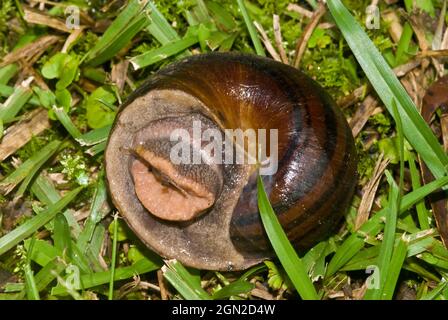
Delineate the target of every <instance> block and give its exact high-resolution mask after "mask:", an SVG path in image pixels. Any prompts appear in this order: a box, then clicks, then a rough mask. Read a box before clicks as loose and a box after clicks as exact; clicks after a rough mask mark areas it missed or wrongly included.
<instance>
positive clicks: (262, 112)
mask: <svg viewBox="0 0 448 320" xmlns="http://www.w3.org/2000/svg"><path fill="white" fill-rule="evenodd" d="M198 122H200V123H201V130H202V131H201V132H202V133H203V132H204V131H206V130H207V129H218V130H219V132H222V134H223V136H224V129H242V130H243V131H244V130H247V129H255V130H258V129H266V130H267V131H269V130H271V129H277V130H278V131H277V132H278V144H277V156H278V169H277V171H276V173H275V174H273V175H264V176H262V178H263V182H264V184H265V189H266V191H267V193H268V196H269V199H270V201H271V204H272V206H273V208H274V211H275V212H276V214H277V217H278V219H279V221H280V223H281V224H282V226H283V228H284V230H285V231H286V233H287V235H288V238H289V239H290V241H291V242H292V243H293V245H294V246H295V248H296V249H297V250H303V249H306V248H309V247H310V246H312V245H313V244H315V243H316V242H317V241H319V240H321V239H322V238H323V237H325V236H326V235H327V234H328V231H329V230H330V229H331V228H332V227H334V226H335V224H336V223H337V222H338V220H339V219H340V218H341V217H342V215H343V214H344V212H345V210H346V209H347V206H348V204H349V201H350V199H351V197H352V194H353V191H354V186H355V184H356V162H357V160H356V153H355V147H354V141H353V136H352V134H351V131H350V129H349V127H348V125H347V122H346V119H345V118H344V116H343V114H342V113H341V111H340V110H339V109H338V108H337V107H336V106H335V104H334V102H333V101H332V99H331V98H330V96H329V95H328V94H327V93H326V92H325V91H324V90H323V89H322V88H321V87H320V86H319V85H318V84H317V83H316V82H314V81H313V80H312V79H310V78H309V77H307V76H306V75H305V74H303V73H302V72H300V71H299V70H297V69H295V68H292V67H290V66H287V65H285V64H281V63H279V62H275V61H273V60H270V59H267V58H262V57H258V56H253V55H245V54H233V53H211V54H204V55H195V56H192V57H189V58H186V59H184V60H182V61H180V62H177V63H174V64H172V65H170V66H168V67H167V68H164V69H162V70H160V71H159V72H157V73H156V74H154V75H153V76H151V77H150V78H149V79H148V80H147V82H146V83H145V84H144V85H142V86H141V87H140V88H139V89H138V90H137V91H136V92H134V93H133V94H132V95H131V96H130V97H129V99H128V100H127V101H126V103H124V104H123V105H122V107H121V108H120V111H119V113H118V115H117V118H116V121H115V124H114V126H113V129H112V131H111V134H110V137H109V141H108V145H107V148H106V152H105V163H106V176H107V181H108V185H109V191H110V194H111V197H112V200H113V202H114V204H115V206H116V207H117V209H118V210H119V211H120V213H121V214H122V215H123V217H124V218H125V220H126V221H127V223H128V224H129V226H130V227H131V229H133V230H134V232H135V233H136V234H137V235H138V236H139V238H140V239H141V240H142V241H143V242H144V243H145V244H146V245H147V246H148V247H150V248H151V249H153V250H154V251H156V252H157V253H158V254H160V255H162V256H164V257H167V258H176V259H178V260H180V261H181V262H182V263H184V264H186V265H189V266H192V267H196V268H200V269H209V270H240V269H246V268H248V267H250V266H252V265H254V264H256V263H259V262H260V261H262V260H264V259H267V258H269V257H272V256H273V251H272V248H271V246H270V244H269V241H268V239H267V236H266V234H265V232H264V230H263V227H262V224H261V220H260V217H259V212H258V207H257V187H256V177H257V166H256V165H254V164H247V163H244V164H232V163H230V164H214V163H202V164H194V165H193V164H188V165H182V164H176V163H172V162H170V157H169V155H170V148H171V149H172V147H173V142H172V141H170V138H169V134H170V132H172V131H173V130H175V129H184V130H186V131H187V132H191V128H192V126H193V125H194V123H198ZM192 139H193V138H192ZM201 143H202V142H200V143H199V147H201V146H202V147H203V144H201ZM268 145H269V143H268ZM196 146H198V145H196ZM236 147H238V146H237V145H234V146H232V148H236Z"/></svg>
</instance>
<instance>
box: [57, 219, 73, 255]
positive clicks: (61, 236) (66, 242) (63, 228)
mask: <svg viewBox="0 0 448 320" xmlns="http://www.w3.org/2000/svg"><path fill="white" fill-rule="evenodd" d="M53 241H54V246H55V247H56V249H58V250H59V251H61V252H64V253H65V256H66V257H68V258H69V259H71V257H72V246H71V244H72V238H71V234H70V227H69V225H68V222H67V219H66V218H65V216H64V215H63V214H62V213H59V214H57V215H56V217H55V218H54V230H53Z"/></svg>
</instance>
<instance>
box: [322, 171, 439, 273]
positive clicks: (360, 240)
mask: <svg viewBox="0 0 448 320" xmlns="http://www.w3.org/2000/svg"><path fill="white" fill-rule="evenodd" d="M447 184H448V177H443V178H440V179H436V180H434V181H432V182H430V183H428V184H426V185H424V186H422V187H420V188H419V189H417V190H414V191H412V192H410V193H408V194H407V195H405V196H404V197H403V198H402V200H401V202H400V211H399V213H400V214H401V213H403V212H405V211H407V210H408V209H409V208H410V207H412V206H413V205H415V204H416V203H417V202H419V201H421V200H422V199H424V198H425V197H426V196H428V195H429V194H431V193H432V192H434V191H436V190H438V189H440V188H442V187H444V186H446V185H447ZM385 214H386V209H382V210H380V211H378V212H377V213H375V214H374V215H373V217H371V218H370V219H369V220H368V221H367V222H366V223H364V224H363V225H362V226H361V228H360V229H359V230H358V231H357V232H356V233H353V234H352V235H350V236H349V237H348V238H347V239H346V240H345V241H344V242H343V243H342V244H341V246H340V247H339V248H338V250H337V251H336V253H335V255H334V256H333V258H332V259H331V261H330V263H329V264H328V268H327V273H326V277H329V276H332V275H334V274H335V273H336V272H337V271H338V270H339V269H340V268H342V267H343V266H344V265H345V264H346V263H347V262H348V261H350V259H351V258H352V257H353V256H354V255H355V254H356V253H357V252H359V250H361V249H362V248H363V247H364V240H365V236H366V235H370V236H375V235H376V234H377V233H378V232H380V231H381V230H382V228H383V226H384V225H383V223H382V222H381V219H383V218H384V216H385Z"/></svg>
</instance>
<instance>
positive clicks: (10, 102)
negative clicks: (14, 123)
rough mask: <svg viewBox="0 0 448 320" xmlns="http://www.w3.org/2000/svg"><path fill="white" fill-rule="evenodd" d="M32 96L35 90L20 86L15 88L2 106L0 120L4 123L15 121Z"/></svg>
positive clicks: (0, 106) (0, 107)
mask: <svg viewBox="0 0 448 320" xmlns="http://www.w3.org/2000/svg"><path fill="white" fill-rule="evenodd" d="M32 95H33V90H31V89H30V88H29V87H23V86H19V87H17V88H15V90H14V92H13V93H12V94H11V95H10V96H9V98H8V99H7V100H6V101H5V102H4V103H3V105H2V104H0V120H2V121H3V123H6V122H9V121H11V120H13V119H14V117H15V116H16V115H17V114H18V113H19V112H20V110H21V109H22V108H23V106H24V105H25V104H26V103H27V102H28V100H29V99H30V98H31V96H32Z"/></svg>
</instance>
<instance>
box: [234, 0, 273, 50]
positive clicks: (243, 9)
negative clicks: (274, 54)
mask: <svg viewBox="0 0 448 320" xmlns="http://www.w3.org/2000/svg"><path fill="white" fill-rule="evenodd" d="M237 3H238V7H239V8H240V11H241V14H242V15H243V18H244V22H245V23H246V27H247V30H248V31H249V35H250V38H251V39H252V43H253V44H254V47H255V52H256V53H257V54H258V55H259V56H263V57H265V56H266V53H265V52H264V49H263V46H262V45H261V41H260V38H259V37H258V33H257V30H255V26H254V23H253V22H252V19H251V18H250V17H249V13H248V12H247V9H246V6H245V5H244V1H243V0H237Z"/></svg>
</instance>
